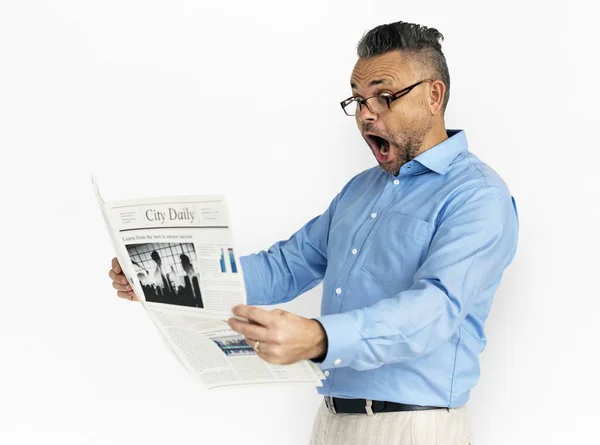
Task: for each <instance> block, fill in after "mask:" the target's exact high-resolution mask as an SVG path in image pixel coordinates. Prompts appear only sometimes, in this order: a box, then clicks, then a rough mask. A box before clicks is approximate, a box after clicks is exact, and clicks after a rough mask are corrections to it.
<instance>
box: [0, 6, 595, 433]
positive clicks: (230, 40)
mask: <svg viewBox="0 0 600 445" xmlns="http://www.w3.org/2000/svg"><path fill="white" fill-rule="evenodd" d="M592 3H593V2H591V1H588V2H584V1H583V0H580V1H567V0H554V1H552V2H542V1H503V2H497V3H490V2H477V1H470V2H448V1H429V2H426V3H423V2H399V1H369V2H365V1H360V2H359V1H343V2H342V1H341V0H340V1H336V2H327V1H324V0H318V1H317V0H303V1H301V2H294V3H290V2H285V1H275V0H273V1H265V0H257V1H243V0H230V1H227V2H201V1H191V0H190V1H182V0H171V1H149V0H146V1H133V0H118V1H117V0H104V1H102V2H100V1H85V2H84V1H75V0H55V1H41V0H38V1H25V0H19V1H17V0H3V1H2V2H1V3H0V149H1V157H0V203H1V207H0V224H1V231H0V233H1V235H2V239H3V240H2V243H1V245H0V246H1V247H0V253H1V255H0V261H1V268H0V271H1V272H0V274H1V281H0V282H1V283H2V284H1V286H0V295H1V303H2V305H1V307H0V443H1V444H11V445H12V444H30V443H42V442H43V443H52V444H54V443H57V444H58V443H60V444H64V445H67V444H78V445H81V444H131V443H144V444H148V445H149V444H163V443H166V442H168V443H172V444H183V443H186V444H188V443H198V444H206V443H223V444H233V443H244V444H259V443H260V444H282V443H285V444H306V443H307V441H308V437H309V434H310V428H311V426H312V421H313V416H314V413H315V410H316V408H317V405H318V404H319V402H320V399H319V397H318V396H317V394H316V391H315V390H314V389H312V388H309V389H308V390H307V389H306V388H283V389H282V388H267V389H260V390H259V389H244V390H235V391H228V390H226V391H221V392H216V393H212V392H211V393H207V392H205V391H203V390H202V389H201V388H200V387H199V385H197V384H196V383H195V382H194V381H193V380H191V378H190V377H189V376H188V375H187V374H186V372H185V370H184V369H183V368H180V367H179V365H178V363H176V361H175V360H174V359H173V358H172V357H171V356H170V355H169V352H168V351H167V350H166V349H165V348H164V347H163V344H162V342H161V341H160V339H159V337H158V336H157V334H156V332H155V330H154V328H153V327H152V325H151V324H150V321H149V320H148V319H147V318H146V316H145V314H144V313H143V311H142V309H141V307H140V306H139V305H136V304H133V303H129V302H126V301H123V300H120V299H118V298H117V297H116V296H115V294H114V292H113V290H112V288H111V287H110V283H109V280H108V278H107V272H108V268H109V262H110V259H111V258H112V256H113V255H112V250H111V245H110V242H109V239H108V236H107V234H106V232H105V229H104V227H103V222H102V219H101V216H100V212H99V210H98V207H97V205H96V202H95V201H94V197H93V194H92V189H91V184H90V180H89V174H90V173H92V172H94V173H95V174H96V175H97V176H98V178H99V180H100V183H101V186H102V189H103V190H104V192H105V194H106V198H108V199H121V198H130V197H139V196H154V195H159V196H160V195H170V194H200V193H225V194H226V195H227V196H228V200H229V204H230V207H231V213H232V220H233V228H234V231H235V238H236V242H237V246H238V250H239V252H240V254H247V253H251V252H255V251H258V250H260V249H266V248H268V247H269V246H270V245H271V244H272V243H273V242H275V241H277V240H279V239H287V237H289V236H290V235H291V234H292V233H293V232H294V231H295V230H297V229H298V228H300V227H301V226H302V225H303V224H304V223H305V222H307V221H308V220H309V219H310V218H312V217H313V216H315V215H317V214H318V213H320V212H322V211H323V210H325V208H326V207H327V205H328V204H329V202H330V200H331V199H332V198H333V196H334V195H335V194H336V193H337V192H338V191H339V190H340V189H341V187H342V186H343V185H344V184H345V183H346V181H347V180H348V179H350V178H351V177H352V176H353V175H354V174H356V173H358V172H360V171H362V170H364V169H367V168H370V167H371V166H374V165H375V160H374V159H373V158H372V155H371V154H370V152H369V150H368V148H367V146H366V144H365V143H364V142H363V140H362V138H361V137H360V135H359V132H358V130H357V129H356V128H355V124H354V121H353V120H352V119H351V118H347V117H345V116H344V115H343V114H342V110H341V109H340V107H339V101H340V100H342V99H344V98H346V97H348V96H349V95H350V88H349V76H350V72H351V70H352V67H353V65H354V62H355V58H356V56H355V48H356V43H357V41H358V40H359V38H360V37H361V36H362V34H363V32H365V31H367V30H368V29H370V28H372V27H374V26H376V25H378V24H381V23H389V22H392V21H396V20H405V21H409V22H416V23H421V24H423V25H427V26H432V27H436V28H437V29H439V30H440V31H441V32H442V34H444V36H445V41H444V42H443V50H444V52H445V54H446V57H447V60H448V65H449V68H450V74H451V98H450V103H449V108H448V111H447V116H446V117H447V119H446V126H447V128H462V129H465V131H466V133H467V138H468V140H469V144H470V150H471V151H473V152H474V153H475V154H477V155H478V156H479V157H480V158H481V159H483V160H484V161H486V162H487V163H489V164H490V165H491V166H492V167H493V168H495V169H496V170H497V171H498V172H499V173H500V174H501V175H502V177H503V178H504V179H505V180H506V182H507V183H508V185H509V187H510V188H511V190H512V192H513V194H514V196H515V198H516V200H517V204H518V207H519V213H520V217H521V232H520V244H519V250H518V253H517V257H516V258H515V261H514V262H513V264H512V265H511V266H510V267H509V269H508V270H507V272H506V274H505V278H504V281H503V283H502V285H501V287H500V289H499V290H498V292H497V294H496V298H495V302H494V306H493V308H492V313H491V316H490V319H489V321H488V323H487V325H486V328H487V334H488V339H489V343H488V347H487V348H486V350H485V351H484V353H483V354H482V356H481V361H482V376H481V380H480V382H479V384H478V385H477V387H476V388H475V390H474V391H473V393H472V397H471V401H470V407H471V413H472V415H473V423H474V445H500V444H502V445H504V444H508V443H510V444H513V445H519V444H523V445H525V444H532V443H536V444H537V443H540V444H542V443H543V444H563V443H572V444H582V443H588V444H589V443H593V442H595V441H596V440H597V431H598V430H597V427H598V421H600V408H599V402H600V400H599V399H600V391H599V389H598V375H600V369H599V366H598V351H599V348H598V342H599V340H600V330H599V329H600V328H599V327H598V325H599V324H600V323H598V319H599V315H600V303H599V296H598V286H597V279H598V274H599V270H598V257H597V251H598V248H599V246H600V235H599V232H598V223H599V222H600V210H599V207H598V203H599V196H600V179H599V176H598V174H597V171H598V149H599V148H600V147H599V144H598V137H597V129H598V125H599V124H600V119H599V112H598V103H599V101H598V94H597V93H598V82H597V76H598V61H597V53H598V43H599V41H598V40H599V39H598V34H597V33H596V32H595V29H597V24H596V23H595V19H594V17H595V15H594V14H593V13H592V11H591V5H592ZM411 5H412V6H411ZM320 291H321V287H320V286H319V287H317V288H316V289H314V290H312V291H310V292H308V293H307V294H305V295H303V296H301V297H300V298H299V299H297V300H296V301H294V302H293V303H291V304H289V305H286V306H284V307H285V308H287V309H289V310H292V311H295V312H297V313H299V314H301V315H304V316H307V317H310V316H316V315H317V314H318V311H319V303H320ZM217 441H218V442H217Z"/></svg>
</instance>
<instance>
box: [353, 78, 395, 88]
mask: <svg viewBox="0 0 600 445" xmlns="http://www.w3.org/2000/svg"><path fill="white" fill-rule="evenodd" d="M382 83H384V84H387V85H391V84H392V81H391V80H389V79H374V80H372V81H370V82H369V85H367V87H368V88H371V87H373V86H375V85H380V84H382ZM350 87H351V88H352V89H353V90H355V89H356V84H355V83H354V82H351V83H350Z"/></svg>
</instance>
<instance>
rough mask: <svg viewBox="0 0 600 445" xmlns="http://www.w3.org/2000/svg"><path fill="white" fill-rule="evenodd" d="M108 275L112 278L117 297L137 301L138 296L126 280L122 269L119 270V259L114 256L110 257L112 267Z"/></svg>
mask: <svg viewBox="0 0 600 445" xmlns="http://www.w3.org/2000/svg"><path fill="white" fill-rule="evenodd" d="M108 276H109V277H110V279H111V280H112V282H113V283H112V286H113V287H114V288H115V289H116V290H117V295H118V296H119V297H121V298H124V299H126V300H131V301H139V300H138V297H136V296H135V293H134V292H133V289H131V286H130V285H129V283H128V282H127V278H125V274H124V273H123V270H121V265H120V264H119V260H117V259H116V258H113V259H112V267H111V269H110V271H109V272H108Z"/></svg>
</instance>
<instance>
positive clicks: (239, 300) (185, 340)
mask: <svg viewBox="0 0 600 445" xmlns="http://www.w3.org/2000/svg"><path fill="white" fill-rule="evenodd" d="M92 183H93V186H94V191H95V193H96V196H97V199H98V202H99V204H100V209H101V211H102V216H103V217H104V221H105V223H106V226H107V229H108V233H109V236H110V238H111V241H112V243H113V247H114V249H115V252H116V256H117V258H118V260H119V263H120V264H121V267H122V269H123V273H124V274H125V276H126V278H127V280H128V281H129V284H130V285H131V287H132V289H133V290H134V292H135V294H136V295H137V297H138V298H139V300H140V302H141V304H142V306H143V307H144V309H145V310H146V312H147V314H148V316H149V318H150V319H151V320H152V322H153V323H154V325H155V326H156V328H157V329H158V331H159V332H160V333H161V335H162V336H163V338H164V340H165V342H166V344H167V346H168V347H169V348H170V349H171V351H172V352H173V353H174V354H175V355H176V356H177V358H178V359H179V361H180V362H181V363H182V365H183V366H184V367H185V368H186V369H187V370H188V372H189V373H190V375H192V377H194V378H196V379H198V380H199V381H200V382H201V383H202V384H203V385H204V386H205V387H206V388H208V389H213V388H218V387H227V386H234V385H244V386H245V385H256V384H272V383H309V384H312V385H314V386H322V382H321V380H323V379H324V378H325V376H324V375H323V373H322V372H321V370H320V368H319V367H318V366H317V365H315V364H314V363H312V362H310V361H308V360H304V361H300V362H297V363H294V364H291V365H273V364H270V363H267V362H265V361H264V360H262V359H261V358H260V357H259V356H258V355H257V354H256V352H255V351H254V349H253V348H252V347H251V346H250V345H248V344H247V343H246V341H245V339H244V337H243V336H242V335H240V334H238V333H237V332H235V331H233V330H232V329H231V328H230V327H229V325H228V324H227V322H226V320H227V319H229V318H231V317H233V316H234V315H233V313H232V312H231V309H232V308H233V306H235V305H237V304H246V291H245V287H244V277H243V271H242V269H241V267H240V262H239V257H238V255H237V252H236V249H235V246H234V243H233V235H232V231H231V227H230V220H229V212H228V209H227V205H226V202H225V198H224V197H223V196H218V195H206V196H178V197H170V198H168V197H167V198H146V199H139V200H127V201H118V202H110V203H106V202H104V200H103V199H102V197H101V195H100V191H99V189H98V185H97V181H96V180H95V178H93V177H92Z"/></svg>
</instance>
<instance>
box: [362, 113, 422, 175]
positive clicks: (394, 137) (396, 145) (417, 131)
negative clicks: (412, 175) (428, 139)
mask: <svg viewBox="0 0 600 445" xmlns="http://www.w3.org/2000/svg"><path fill="white" fill-rule="evenodd" d="M430 129H431V123H430V122H427V123H426V124H425V125H423V126H422V127H421V128H412V129H407V130H403V131H402V133H396V134H390V133H387V132H386V133H381V132H379V131H377V130H375V129H374V128H373V127H372V125H371V123H370V122H365V123H364V124H363V126H362V130H363V133H365V132H371V133H374V134H376V135H378V136H379V137H381V138H383V139H385V140H387V141H388V142H389V150H390V151H391V154H392V160H391V161H390V162H387V163H385V164H382V163H379V166H380V167H381V168H382V169H383V170H384V171H385V172H387V173H389V174H391V175H393V176H398V174H399V173H400V168H401V167H402V166H403V165H404V164H406V163H407V162H410V161H412V160H413V159H414V158H415V157H416V156H417V155H418V154H419V151H420V150H421V145H422V143H423V139H424V138H425V135H426V134H427V133H428V132H429V130H430Z"/></svg>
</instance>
